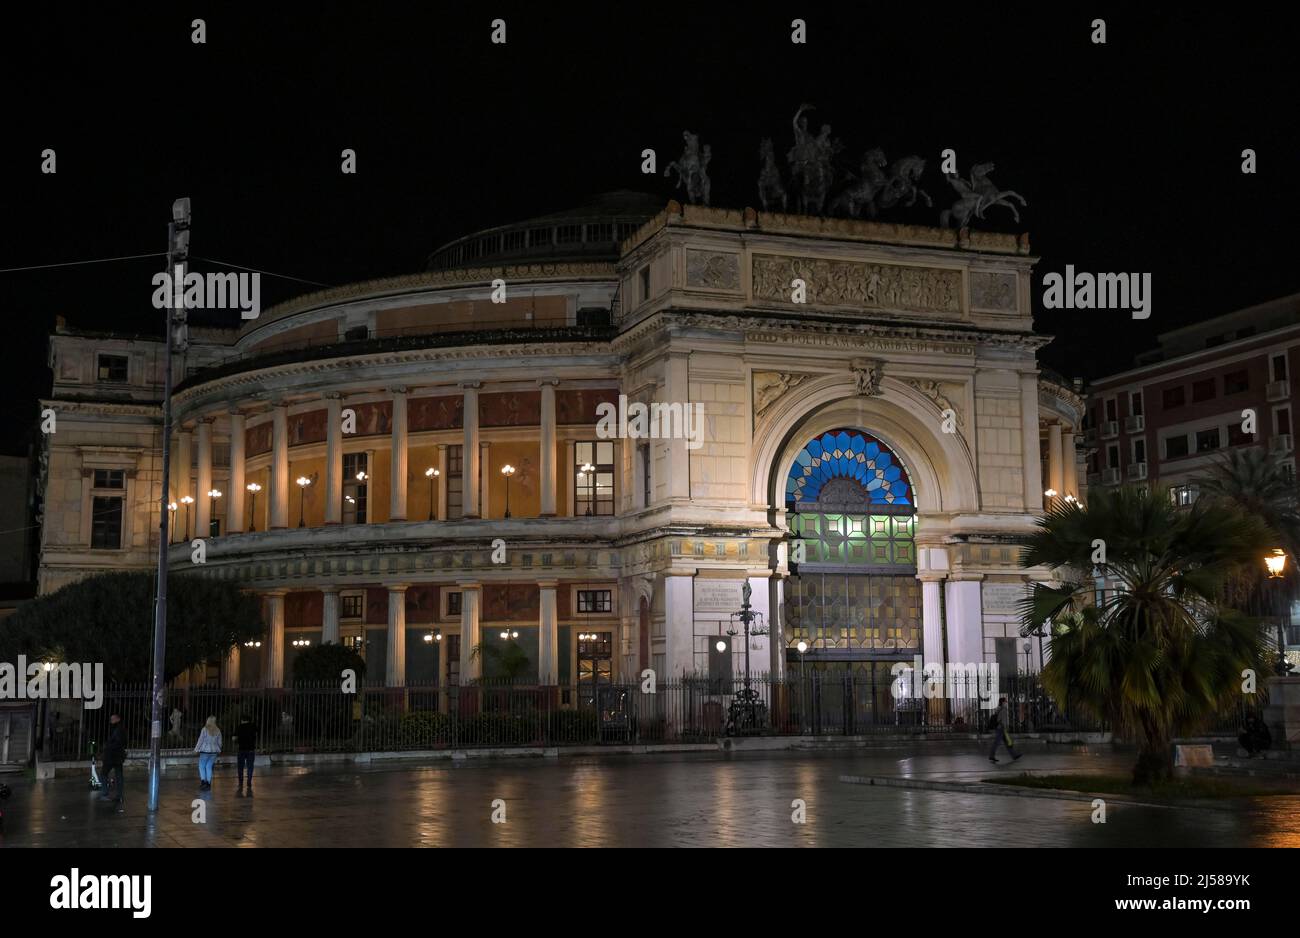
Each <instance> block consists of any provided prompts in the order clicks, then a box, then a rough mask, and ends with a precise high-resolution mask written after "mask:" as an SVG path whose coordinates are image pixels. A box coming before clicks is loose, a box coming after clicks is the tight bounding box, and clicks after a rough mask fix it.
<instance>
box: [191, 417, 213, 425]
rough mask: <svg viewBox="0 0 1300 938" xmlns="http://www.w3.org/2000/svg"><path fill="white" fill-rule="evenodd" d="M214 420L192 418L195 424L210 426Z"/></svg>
mask: <svg viewBox="0 0 1300 938" xmlns="http://www.w3.org/2000/svg"><path fill="white" fill-rule="evenodd" d="M214 419H216V418H214V417H208V416H203V417H195V418H194V422H195V423H196V424H210V423H212V421H213V420H214Z"/></svg>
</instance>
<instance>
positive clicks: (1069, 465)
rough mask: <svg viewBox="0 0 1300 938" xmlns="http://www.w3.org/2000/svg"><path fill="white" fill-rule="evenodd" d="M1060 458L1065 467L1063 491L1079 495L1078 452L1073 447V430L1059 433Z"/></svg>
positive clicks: (1075, 495) (1076, 496)
mask: <svg viewBox="0 0 1300 938" xmlns="http://www.w3.org/2000/svg"><path fill="white" fill-rule="evenodd" d="M1061 459H1062V461H1063V462H1064V469H1065V489H1064V491H1065V492H1067V493H1069V494H1070V495H1073V496H1074V497H1075V498H1078V497H1079V464H1078V461H1077V459H1078V452H1077V450H1075V448H1074V430H1073V429H1067V430H1065V431H1064V432H1063V433H1062V434H1061Z"/></svg>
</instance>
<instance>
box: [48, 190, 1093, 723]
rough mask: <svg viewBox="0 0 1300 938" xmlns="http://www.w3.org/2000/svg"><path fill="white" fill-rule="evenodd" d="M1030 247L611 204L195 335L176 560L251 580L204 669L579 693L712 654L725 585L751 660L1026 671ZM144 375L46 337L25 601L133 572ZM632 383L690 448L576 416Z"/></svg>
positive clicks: (1033, 509)
mask: <svg viewBox="0 0 1300 938" xmlns="http://www.w3.org/2000/svg"><path fill="white" fill-rule="evenodd" d="M1033 263H1034V259H1033V258H1032V257H1031V256H1030V255H1029V247H1028V242H1027V240H1026V239H1025V238H1024V237H1023V236H1021V237H1016V236H1012V235H1003V234H993V233H984V232H977V231H967V230H962V231H956V230H945V229H938V228H926V227H917V226H906V225H893V224H880V223H874V222H861V221H853V220H838V219H834V220H833V219H827V218H820V217H808V216H796V215H781V214H768V213H762V212H756V211H754V210H751V209H746V210H744V211H734V210H724V209H717V208H707V207H703V206H693V205H687V206H683V205H680V204H678V203H676V202H669V203H668V204H667V206H666V208H665V206H664V203H663V202H662V200H650V199H649V198H648V197H643V196H639V195H636V194H633V193H614V194H611V195H608V196H604V197H602V198H599V199H597V200H595V201H593V202H592V203H590V204H588V205H586V206H583V207H582V208H579V209H577V210H572V211H568V212H562V213H559V214H557V215H553V216H547V217H544V218H537V219H532V220H530V221H527V222H522V223H519V224H515V225H509V226H505V227H501V228H496V229H492V230H489V231H483V232H479V233H476V234H473V235H470V236H468V237H465V238H462V239H461V240H458V241H456V242H453V243H452V244H449V245H446V246H444V247H443V248H441V249H439V250H437V251H436V252H434V254H433V255H432V256H431V258H430V262H429V266H428V269H427V271H426V272H424V273H419V274H415V275H411V276H403V277H395V278H391V279H385V280H378V281H371V282H367V283H357V284H351V285H348V286H345V287H340V288H334V289H329V290H325V291H323V292H319V293H313V294H310V295H306V296H302V297H300V298H297V299H295V300H292V301H290V302H288V303H285V304H283V305H280V306H278V307H275V308H272V309H269V310H266V311H264V312H263V313H262V314H261V315H260V316H259V317H258V318H257V319H255V320H251V321H248V322H245V323H243V324H242V325H241V327H240V328H238V329H230V330H218V329H197V328H195V329H191V332H190V335H189V343H188V347H187V348H186V349H185V350H184V351H183V352H182V353H181V354H179V355H178V356H177V362H176V367H177V370H176V380H177V382H178V384H177V387H176V391H175V397H174V408H175V411H174V413H175V419H176V427H177V433H176V435H175V437H174V438H173V440H172V441H171V456H172V460H173V462H172V466H171V472H170V476H171V492H170V493H169V494H170V498H169V501H170V502H171V503H172V504H174V505H175V506H176V507H175V510H174V514H173V520H174V524H173V528H174V529H175V531H176V534H175V538H174V540H175V546H174V547H173V548H172V553H171V564H172V568H173V570H175V571H177V572H179V573H180V574H181V575H184V576H204V577H217V578H220V579H225V580H230V581H233V582H236V583H238V584H240V585H241V586H242V587H243V588H246V589H248V590H252V591H255V592H256V593H257V594H259V595H260V596H261V597H263V602H264V609H265V619H266V626H267V631H266V636H265V639H264V641H263V642H261V643H260V644H255V645H252V646H246V647H240V648H237V649H235V650H234V651H233V652H232V653H231V655H230V657H229V659H228V660H225V661H222V662H213V663H212V664H211V665H210V666H209V669H208V673H207V674H206V675H203V676H202V679H206V680H213V681H218V680H219V681H222V682H224V683H225V684H227V685H228V686H237V685H243V686H254V685H257V684H259V683H260V684H265V685H269V686H279V685H281V684H282V683H284V682H285V681H286V680H287V679H288V678H289V677H290V676H291V673H292V666H293V659H294V655H295V654H296V653H297V652H298V650H299V649H301V648H304V647H308V646H309V645H310V644H316V643H319V642H322V641H326V642H344V643H348V644H350V645H353V646H354V647H356V648H357V649H358V650H360V651H361V653H362V654H363V655H364V656H365V657H366V659H367V668H368V680H375V681H382V682H385V683H387V684H389V685H390V686H391V685H396V684H402V683H407V684H414V683H420V684H439V685H444V686H445V685H450V684H457V683H461V682H465V681H468V680H470V679H473V678H474V677H478V676H484V675H483V670H484V668H485V667H489V666H490V665H491V660H490V659H491V656H487V655H483V654H475V653H474V649H475V647H476V646H478V645H480V644H493V643H497V642H503V641H510V642H517V643H518V644H519V646H520V647H521V648H522V649H523V651H524V652H525V653H526V655H527V657H528V659H529V668H530V672H531V673H530V674H529V675H528V677H529V678H532V679H536V680H537V681H539V682H542V683H547V684H559V685H561V686H562V687H564V688H566V691H565V694H564V699H565V700H567V701H569V702H572V703H578V702H581V701H582V700H583V699H590V693H591V688H592V686H593V682H607V681H620V680H628V681H633V680H636V679H637V676H638V675H639V674H640V672H641V671H642V669H644V668H653V669H654V670H655V671H656V673H657V674H658V675H659V676H660V677H661V678H664V677H672V676H677V675H681V674H683V673H697V672H703V671H707V670H708V669H709V667H710V654H711V653H713V652H712V650H713V649H716V647H717V645H718V643H719V642H723V643H724V644H725V646H726V648H727V649H728V651H729V652H730V654H731V660H732V662H733V664H734V667H735V668H736V669H737V670H738V669H740V668H742V667H744V660H745V654H744V652H745V651H746V649H745V648H744V647H743V645H744V638H743V632H741V631H740V627H739V625H738V619H737V614H738V613H739V612H740V609H741V603H742V588H743V585H744V584H745V583H746V582H748V583H749V585H750V587H751V589H752V597H751V603H752V605H753V609H755V610H756V611H757V612H758V613H760V614H761V616H760V618H759V625H760V626H761V627H760V628H758V630H757V631H758V632H759V633H760V634H755V635H752V636H751V638H750V646H749V649H748V652H749V658H750V665H751V667H752V668H753V669H754V670H755V671H771V672H776V673H782V672H784V671H785V669H787V667H792V666H798V662H799V661H800V656H799V652H798V651H796V649H797V647H798V646H799V644H800V643H801V642H803V643H806V651H805V653H804V656H803V661H804V664H805V666H807V667H817V668H846V667H857V668H880V669H882V670H887V669H888V667H889V666H890V665H891V664H892V663H893V662H895V661H899V660H905V661H910V660H911V659H912V656H913V655H915V654H923V655H924V657H925V659H926V660H927V661H936V662H937V661H944V660H947V661H954V662H977V661H994V660H996V661H998V662H999V663H1001V664H1002V665H1003V667H1004V668H1006V667H1020V668H1024V667H1026V666H1029V667H1032V668H1034V669H1037V668H1038V667H1039V666H1040V664H1041V662H1042V660H1043V655H1044V653H1045V651H1044V649H1042V648H1041V647H1038V645H1037V644H1036V643H1035V644H1033V646H1032V647H1031V648H1029V649H1026V648H1025V644H1024V640H1023V639H1021V638H1020V636H1019V631H1018V627H1017V624H1016V617H1015V603H1016V600H1017V599H1018V598H1019V597H1020V595H1021V594H1022V592H1023V589H1024V584H1025V581H1026V576H1027V574H1026V572H1025V571H1023V570H1021V569H1020V568H1019V567H1018V566H1017V556H1016V551H1015V549H1014V547H1013V546H1012V545H1011V543H1010V539H1011V538H1013V537H1014V536H1016V535H1019V534H1021V533H1023V532H1025V531H1028V530H1029V529H1030V528H1031V526H1032V525H1033V523H1034V520H1035V518H1036V516H1038V515H1039V514H1041V512H1042V510H1043V506H1044V501H1045V497H1046V498H1052V497H1056V498H1063V497H1067V496H1069V497H1081V496H1082V492H1081V491H1080V488H1079V478H1080V474H1079V472H1078V467H1077V459H1078V458H1081V457H1082V455H1083V453H1082V452H1079V451H1077V450H1076V447H1075V442H1074V441H1075V438H1076V432H1077V430H1078V427H1079V423H1080V420H1081V417H1082V402H1081V401H1080V399H1079V397H1078V396H1077V395H1076V394H1075V392H1074V390H1073V389H1072V388H1070V387H1068V386H1067V385H1066V384H1065V383H1064V382H1063V381H1062V380H1061V379H1059V378H1054V377H1047V376H1045V375H1044V374H1043V373H1041V372H1040V368H1039V366H1038V364H1037V361H1036V352H1037V350H1038V349H1039V348H1040V347H1041V346H1042V345H1043V344H1045V343H1046V342H1047V341H1048V339H1047V338H1046V337H1043V336H1039V335H1036V334H1035V333H1034V332H1033V329H1032V323H1031V316H1030V297H1029V293H1030V274H1031V269H1032V266H1033ZM494 281H498V282H497V283H496V284H495V290H496V296H495V297H494V296H493V293H494ZM502 288H504V290H502ZM494 299H495V300H501V299H504V302H494ZM161 361H162V347H161V342H160V341H159V340H157V339H155V338H141V337H131V336H119V335H103V334H89V333H84V332H78V331H76V330H75V329H73V328H70V327H68V326H67V325H65V324H62V323H61V324H60V326H59V328H58V330H57V331H56V334H55V335H54V336H53V337H52V339H51V353H50V364H51V368H52V369H53V372H54V390H53V393H52V395H51V399H50V400H47V401H43V402H42V405H41V406H42V407H43V408H48V409H50V410H53V411H54V412H55V413H56V414H57V419H58V423H57V432H56V433H52V434H48V435H47V436H46V438H45V439H46V452H45V462H44V467H43V474H42V484H43V492H44V517H43V530H42V555H41V565H40V587H41V590H42V591H43V592H48V591H50V590H53V589H55V588H57V587H58V586H60V585H62V584H64V583H66V582H69V581H71V580H73V579H75V578H78V577H82V576H85V575H88V574H91V573H94V572H99V571H105V570H114V569H124V568H127V569H129V568H136V569H148V568H150V567H151V566H152V565H153V563H154V561H155V550H156V538H157V522H158V519H157V511H158V505H159V501H160V497H159V496H160V492H159V488H158V487H159V485H160V484H161V472H160V465H161V464H160V461H161V439H160V425H161V424H160V408H159V398H160V388H161V371H160V369H161ZM654 403H658V404H661V405H669V409H670V410H671V409H672V408H674V407H675V408H676V409H677V411H678V412H679V413H686V414H691V415H693V414H696V413H700V414H702V421H701V422H700V425H699V426H698V427H695V426H693V425H692V424H688V425H687V426H686V428H685V429H687V430H692V431H695V433H694V438H690V437H689V436H688V434H687V433H684V432H678V431H680V430H682V429H683V428H682V427H681V425H680V424H679V423H678V422H676V421H672V422H669V426H668V427H667V428H666V429H665V428H663V427H658V428H657V429H659V430H661V431H663V432H662V433H660V435H657V436H648V435H647V433H646V432H640V433H634V432H633V430H635V429H637V428H636V427H635V426H631V428H629V429H627V430H625V431H624V432H623V434H622V435H621V436H620V435H619V432H617V431H616V432H608V431H609V421H606V424H605V425H604V426H602V425H601V423H600V419H601V414H602V413H608V412H609V411H610V410H611V409H614V410H617V411H619V412H620V413H621V414H623V415H626V414H627V413H628V411H629V410H631V409H632V408H633V407H634V405H637V404H654ZM678 405H680V406H678ZM632 423H633V424H634V423H635V422H632ZM614 425H615V426H617V427H619V428H620V430H622V429H623V427H624V426H625V423H624V422H623V421H615V422H614ZM640 429H642V430H644V429H645V428H644V427H643V428H640ZM652 429H656V428H652ZM1076 454H1077V455H1076ZM1045 492H1047V493H1048V494H1047V495H1046V496H1045ZM218 493H219V494H218ZM195 537H204V538H205V540H206V562H205V563H203V564H195V563H192V562H191V557H192V555H193V550H192V548H191V546H190V542H191V541H192V540H193V539H194V538H195ZM1029 573H1031V574H1032V573H1034V571H1030V572H1029ZM732 633H736V634H732ZM503 636H504V638H503ZM485 661H487V662H488V665H485V664H484V662H485ZM714 666H715V667H716V666H717V665H716V661H715V663H714ZM488 676H490V675H488Z"/></svg>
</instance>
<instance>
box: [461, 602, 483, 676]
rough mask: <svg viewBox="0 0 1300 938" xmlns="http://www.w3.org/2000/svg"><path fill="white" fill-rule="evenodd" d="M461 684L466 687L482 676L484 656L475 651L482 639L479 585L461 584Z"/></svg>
mask: <svg viewBox="0 0 1300 938" xmlns="http://www.w3.org/2000/svg"><path fill="white" fill-rule="evenodd" d="M458 585H459V586H460V683H461V685H462V686H463V685H465V684H468V683H470V681H472V680H474V679H476V678H478V677H480V676H481V667H480V666H481V664H482V656H481V655H475V654H474V649H475V648H476V647H477V646H478V644H479V642H480V640H481V638H480V628H479V623H480V619H479V615H480V600H481V599H482V592H481V590H480V588H479V584H478V583H460V584H458Z"/></svg>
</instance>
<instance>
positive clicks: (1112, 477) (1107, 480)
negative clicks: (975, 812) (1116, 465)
mask: <svg viewBox="0 0 1300 938" xmlns="http://www.w3.org/2000/svg"><path fill="white" fill-rule="evenodd" d="M1144 465H1145V464H1144ZM1122 481H1124V479H1123V476H1122V475H1121V473H1120V471H1119V470H1118V469H1105V470H1103V471H1102V473H1101V484H1102V485H1119V484H1120V482H1122Z"/></svg>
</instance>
